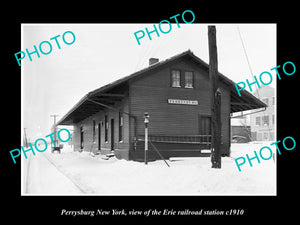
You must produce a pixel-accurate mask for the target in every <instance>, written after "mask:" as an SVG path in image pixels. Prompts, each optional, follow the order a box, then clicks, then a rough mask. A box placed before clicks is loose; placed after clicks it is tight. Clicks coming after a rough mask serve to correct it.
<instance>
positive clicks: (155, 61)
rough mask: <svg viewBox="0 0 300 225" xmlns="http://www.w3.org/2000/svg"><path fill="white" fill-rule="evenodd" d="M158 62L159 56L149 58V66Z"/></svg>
mask: <svg viewBox="0 0 300 225" xmlns="http://www.w3.org/2000/svg"><path fill="white" fill-rule="evenodd" d="M157 62H159V59H157V58H150V59H149V66H151V65H153V64H154V63H157Z"/></svg>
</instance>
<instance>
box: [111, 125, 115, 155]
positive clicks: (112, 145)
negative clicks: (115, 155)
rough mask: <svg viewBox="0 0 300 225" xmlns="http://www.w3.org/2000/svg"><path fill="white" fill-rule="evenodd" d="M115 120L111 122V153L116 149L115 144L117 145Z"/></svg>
mask: <svg viewBox="0 0 300 225" xmlns="http://www.w3.org/2000/svg"><path fill="white" fill-rule="evenodd" d="M114 128H115V120H114V119H111V120H110V143H111V151H113V150H114V149H115V146H114V143H115V129H114Z"/></svg>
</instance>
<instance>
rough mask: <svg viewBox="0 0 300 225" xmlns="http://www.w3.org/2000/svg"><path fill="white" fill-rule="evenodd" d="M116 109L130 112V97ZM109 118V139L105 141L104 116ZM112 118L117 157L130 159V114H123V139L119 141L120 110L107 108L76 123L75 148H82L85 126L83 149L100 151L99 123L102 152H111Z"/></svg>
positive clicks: (76, 149) (77, 149)
mask: <svg viewBox="0 0 300 225" xmlns="http://www.w3.org/2000/svg"><path fill="white" fill-rule="evenodd" d="M113 107H115V108H116V109H119V110H121V111H122V110H123V111H124V112H128V110H129V109H128V97H127V98H125V99H124V100H123V101H122V102H121V103H120V104H117V105H114V106H113ZM105 115H107V118H108V123H109V127H108V141H107V142H105V122H104V120H105V119H104V118H105ZM111 119H114V148H115V149H114V151H115V154H116V156H117V158H124V159H129V145H130V139H129V116H128V115H126V114H123V141H121V142H120V141H119V112H118V111H114V110H110V109H106V110H101V111H99V112H98V113H95V114H94V115H92V116H90V117H88V118H86V119H84V120H82V121H80V122H79V123H77V124H75V125H74V135H73V136H74V149H75V151H79V150H80V127H83V136H84V144H83V146H84V148H83V151H88V152H94V153H95V152H97V151H98V124H100V126H101V153H102V154H106V153H110V152H111V124H110V122H111ZM94 120H95V124H96V129H95V139H94V140H93V121H94Z"/></svg>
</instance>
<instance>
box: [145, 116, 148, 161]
mask: <svg viewBox="0 0 300 225" xmlns="http://www.w3.org/2000/svg"><path fill="white" fill-rule="evenodd" d="M144 118H145V120H144V123H145V164H146V165H147V164H148V123H149V113H147V112H145V113H144Z"/></svg>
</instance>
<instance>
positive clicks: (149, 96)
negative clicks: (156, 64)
mask: <svg viewBox="0 0 300 225" xmlns="http://www.w3.org/2000/svg"><path fill="white" fill-rule="evenodd" d="M172 69H178V70H180V71H181V76H182V77H181V79H182V80H183V79H184V77H183V74H184V71H193V72H194V88H192V89H190V88H184V87H181V88H175V87H171V85H170V82H171V78H170V76H171V70H172ZM129 96H130V98H129V99H130V103H129V104H130V110H131V114H133V115H134V116H136V118H137V134H138V135H143V134H144V123H143V121H144V118H143V116H144V112H148V113H149V115H150V124H149V135H151V134H153V135H198V134H199V114H202V115H210V96H209V78H208V74H207V73H206V72H205V71H204V70H202V69H201V68H199V67H196V66H195V65H194V64H192V63H190V62H188V61H184V60H177V61H174V62H173V63H172V64H168V65H166V66H163V67H160V68H159V69H158V70H156V71H152V72H151V73H148V74H145V75H144V76H143V77H141V78H139V79H138V80H135V81H134V82H132V83H131V85H130V90H129ZM168 99H183V100H197V101H198V105H175V104H168V102H167V101H168ZM221 116H222V143H223V146H224V148H223V153H224V154H226V152H227V151H228V147H227V146H229V127H228V126H229V122H228V120H229V116H230V93H229V91H228V90H227V88H226V87H225V86H222V115H221ZM161 146H162V145H161ZM168 146H169V147H168ZM168 146H167V145H163V148H164V149H167V148H176V147H174V144H173V145H168ZM185 147H186V148H187V149H195V145H185ZM180 148H181V149H182V148H183V149H184V147H183V146H181V147H180ZM137 150H138V151H139V150H140V149H137Z"/></svg>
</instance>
